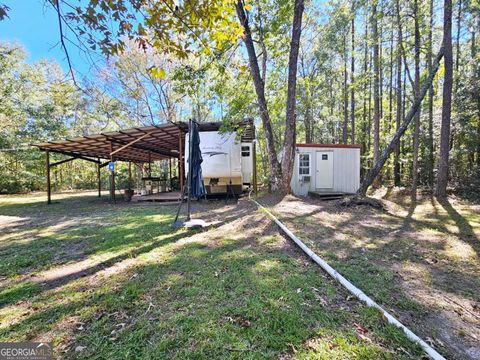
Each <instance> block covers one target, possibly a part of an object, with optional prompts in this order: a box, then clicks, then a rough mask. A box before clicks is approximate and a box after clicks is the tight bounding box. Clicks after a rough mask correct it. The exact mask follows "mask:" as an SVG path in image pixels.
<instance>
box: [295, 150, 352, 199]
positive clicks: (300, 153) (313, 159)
mask: <svg viewBox="0 0 480 360" xmlns="http://www.w3.org/2000/svg"><path fill="white" fill-rule="evenodd" d="M360 148H361V146H360V145H341V144H334V145H324V144H297V145H296V151H295V164H294V169H293V176H292V182H291V188H292V192H293V193H294V194H295V195H297V196H306V195H308V193H309V192H317V193H318V192H320V193H321V192H324V193H347V194H353V193H355V192H356V191H357V190H358V188H359V187H360Z"/></svg>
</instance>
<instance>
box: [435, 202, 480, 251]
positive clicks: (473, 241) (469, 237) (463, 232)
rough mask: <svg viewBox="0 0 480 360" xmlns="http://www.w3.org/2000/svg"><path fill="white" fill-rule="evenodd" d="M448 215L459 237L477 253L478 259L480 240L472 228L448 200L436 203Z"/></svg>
mask: <svg viewBox="0 0 480 360" xmlns="http://www.w3.org/2000/svg"><path fill="white" fill-rule="evenodd" d="M438 202H439V204H440V205H442V207H443V209H444V210H445V211H446V212H447V213H448V215H449V216H450V217H451V218H452V219H453V221H455V224H456V225H457V228H458V232H459V237H460V238H461V239H462V240H463V241H465V242H467V243H468V244H469V245H470V246H471V247H472V248H473V249H474V250H475V252H476V253H477V258H480V240H479V239H478V237H477V235H476V234H475V231H473V227H472V226H471V225H470V223H469V222H468V220H466V219H465V218H464V217H463V216H462V215H460V213H459V212H458V211H457V210H455V208H454V207H453V206H452V205H451V204H450V202H449V201H448V200H442V201H438Z"/></svg>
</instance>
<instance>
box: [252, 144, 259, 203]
mask: <svg viewBox="0 0 480 360" xmlns="http://www.w3.org/2000/svg"><path fill="white" fill-rule="evenodd" d="M252 156H253V179H252V181H253V191H254V192H255V197H257V193H258V185H257V144H256V140H253V143H252Z"/></svg>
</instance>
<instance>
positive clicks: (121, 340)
mask: <svg viewBox="0 0 480 360" xmlns="http://www.w3.org/2000/svg"><path fill="white" fill-rule="evenodd" d="M174 211H175V208H174V207H169V206H159V205H138V204H122V203H118V204H117V205H116V206H114V205H111V204H109V203H108V201H106V200H105V199H98V198H96V197H95V195H94V194H93V193H81V194H78V193H77V194H58V195H55V197H54V204H52V205H50V206H47V205H46V204H45V202H44V196H43V195H42V196H40V195H22V196H2V197H1V198H0V221H1V234H0V286H1V290H0V319H1V321H0V341H23V340H37V341H53V343H54V348H55V352H56V355H57V356H58V357H60V358H68V359H70V358H79V359H105V358H109V359H120V358H129V359H135V358H137V359H139V358H142V359H166V358H168V359H170V358H177V359H187V358H195V359H202V358H204V359H207V358H208V359H212V358H215V359H224V358H241V359H266V358H282V359H307V358H309V359H310V358H317V359H332V358H333V359H335V358H338V359H345V358H353V359H399V358H418V357H420V356H421V355H422V352H421V351H420V349H419V348H418V347H417V346H415V345H414V344H412V343H411V342H410V341H408V340H407V339H406V338H405V337H404V336H403V334H402V333H401V332H400V331H398V330H397V329H395V328H394V327H392V326H390V325H387V324H386V323H385V322H384V321H383V320H382V319H381V316H380V314H379V313H378V312H377V311H375V310H372V309H369V308H366V307H364V306H363V305H362V304H361V303H359V302H357V301H356V300H354V299H352V298H351V297H350V296H349V294H348V293H347V292H346V291H344V290H343V289H342V288H341V287H340V286H339V285H338V284H337V283H335V282H334V281H332V280H331V279H330V278H328V277H327V276H326V275H325V274H324V273H323V272H322V271H321V270H320V269H319V268H318V267H317V266H316V265H315V264H313V263H312V262H311V261H309V260H308V259H307V258H306V257H305V256H304V255H303V254H302V253H301V252H299V251H298V250H297V249H296V248H295V247H294V246H293V245H291V243H290V242H289V241H287V240H286V239H285V238H283V237H282V236H281V235H280V234H279V233H278V231H277V229H276V227H275V226H274V225H272V223H271V221H269V220H268V219H267V218H266V217H265V215H263V214H261V213H259V212H258V211H256V209H255V207H254V206H253V205H252V204H251V203H250V202H248V201H246V200H241V201H240V202H239V204H238V205H237V204H228V205H226V204H225V203H224V202H223V201H217V202H215V201H214V202H208V203H203V204H196V205H195V208H194V211H195V213H196V216H197V217H202V218H203V219H205V220H208V221H209V222H211V223H213V225H212V227H211V228H210V229H208V230H207V231H202V232H198V231H197V232H194V231H186V230H175V231H174V230H172V229H171V227H170V225H171V223H172V220H173V217H174Z"/></svg>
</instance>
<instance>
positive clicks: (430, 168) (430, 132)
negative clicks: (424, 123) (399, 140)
mask: <svg viewBox="0 0 480 360" xmlns="http://www.w3.org/2000/svg"><path fill="white" fill-rule="evenodd" d="M429 10H430V26H429V29H428V54H427V67H428V72H430V71H432V57H433V50H432V49H433V19H434V18H433V0H430V9H429ZM433 96H434V93H433V84H432V86H430V88H429V89H428V161H427V163H428V164H427V167H428V170H427V171H428V186H429V187H430V189H433V167H434V162H435V158H434V149H433Z"/></svg>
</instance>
